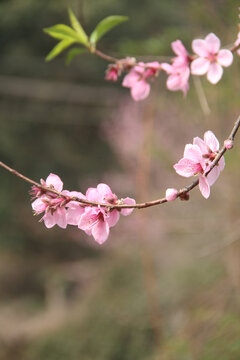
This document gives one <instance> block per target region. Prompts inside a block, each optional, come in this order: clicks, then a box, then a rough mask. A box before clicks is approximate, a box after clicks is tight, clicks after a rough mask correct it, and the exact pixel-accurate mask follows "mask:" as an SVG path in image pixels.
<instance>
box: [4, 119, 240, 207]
mask: <svg viewBox="0 0 240 360" xmlns="http://www.w3.org/2000/svg"><path fill="white" fill-rule="evenodd" d="M239 127H240V116H239V117H238V119H237V121H236V122H235V124H234V126H233V128H232V131H231V132H230V135H229V136H228V140H230V141H231V142H232V143H233V141H234V139H235V136H236V134H237V131H238V130H239ZM227 150H228V149H227V147H226V146H225V145H223V147H222V148H221V150H220V151H219V153H218V155H217V156H216V158H215V159H214V161H213V162H212V163H211V166H210V168H209V170H208V171H207V172H206V173H205V174H204V175H205V176H208V174H209V173H210V172H211V171H212V169H213V168H214V167H215V166H217V165H218V162H219V160H220V159H221V157H222V156H223V154H224V153H225V152H226V151H227ZM0 166H1V167H3V168H4V169H5V170H7V171H9V172H10V173H12V174H13V175H15V176H17V177H19V178H20V179H22V180H24V181H25V182H27V183H29V184H31V185H34V186H36V187H37V188H38V189H41V190H43V191H45V192H50V193H52V194H55V195H57V196H59V197H61V198H64V199H66V201H67V202H69V201H77V202H79V203H80V204H82V205H83V206H84V205H85V206H87V205H88V206H95V207H97V206H100V207H104V208H109V210H113V209H119V210H120V209H144V208H147V207H151V206H156V205H161V204H164V203H166V202H168V201H167V199H166V197H163V198H161V199H157V200H152V201H146V202H143V203H138V204H135V205H126V204H121V203H119V204H106V203H101V202H96V201H89V200H86V199H80V198H78V197H76V196H72V197H70V196H66V195H63V194H61V193H60V192H58V191H56V190H54V189H52V188H49V187H45V186H42V185H41V184H39V183H37V182H36V181H34V180H32V179H30V178H28V177H26V176H25V175H23V174H21V173H19V172H18V171H17V170H15V169H12V168H11V167H10V166H8V165H6V164H4V163H3V162H2V161H0ZM198 183H199V180H198V179H197V180H195V181H194V182H192V184H190V185H188V186H185V187H184V188H183V189H180V190H179V191H178V193H177V197H180V198H183V197H184V196H185V195H186V194H187V193H189V192H190V191H191V190H192V189H194V188H195V187H196V186H197V185H198ZM120 202H121V200H120Z"/></svg>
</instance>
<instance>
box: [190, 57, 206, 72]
mask: <svg viewBox="0 0 240 360" xmlns="http://www.w3.org/2000/svg"><path fill="white" fill-rule="evenodd" d="M209 66H210V61H209V60H208V59H205V58H203V57H200V58H198V59H196V60H193V62H192V63H191V73H192V74H193V75H204V74H206V73H207V72H208V69H209Z"/></svg>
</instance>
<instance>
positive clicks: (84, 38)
mask: <svg viewBox="0 0 240 360" xmlns="http://www.w3.org/2000/svg"><path fill="white" fill-rule="evenodd" d="M68 14H69V18H70V22H71V25H72V27H73V29H74V30H75V31H76V32H77V33H78V35H79V36H80V37H81V39H82V44H84V45H86V46H88V45H89V43H88V37H87V34H86V33H85V31H84V30H83V28H82V25H81V24H80V22H79V21H78V19H77V18H76V16H75V15H74V13H73V11H72V9H70V8H69V9H68Z"/></svg>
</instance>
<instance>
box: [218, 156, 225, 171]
mask: <svg viewBox="0 0 240 360" xmlns="http://www.w3.org/2000/svg"><path fill="white" fill-rule="evenodd" d="M218 167H219V169H220V171H223V169H224V167H225V159H224V157H223V156H222V157H221V159H220V160H219V162H218Z"/></svg>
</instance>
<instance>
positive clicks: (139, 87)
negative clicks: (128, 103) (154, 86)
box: [131, 80, 150, 101]
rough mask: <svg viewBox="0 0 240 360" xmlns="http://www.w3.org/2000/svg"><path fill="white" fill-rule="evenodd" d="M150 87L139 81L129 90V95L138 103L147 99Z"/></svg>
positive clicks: (143, 81)
mask: <svg viewBox="0 0 240 360" xmlns="http://www.w3.org/2000/svg"><path fill="white" fill-rule="evenodd" d="M149 93H150V85H149V84H148V83H147V82H146V81H145V80H140V81H138V82H137V83H135V85H134V86H133V87H132V88H131V95H132V97H133V99H134V100H135V101H140V100H143V99H145V98H146V97H148V95H149Z"/></svg>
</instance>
